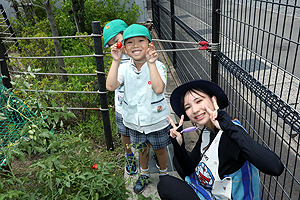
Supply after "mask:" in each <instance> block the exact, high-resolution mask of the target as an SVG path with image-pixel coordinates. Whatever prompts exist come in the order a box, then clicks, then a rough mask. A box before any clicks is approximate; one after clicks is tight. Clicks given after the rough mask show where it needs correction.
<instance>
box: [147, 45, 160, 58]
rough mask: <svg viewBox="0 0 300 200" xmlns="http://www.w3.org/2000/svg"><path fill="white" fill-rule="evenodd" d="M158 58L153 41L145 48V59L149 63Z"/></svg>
mask: <svg viewBox="0 0 300 200" xmlns="http://www.w3.org/2000/svg"><path fill="white" fill-rule="evenodd" d="M157 58H158V54H157V52H156V51H155V47H154V45H153V43H150V44H149V47H148V49H147V54H146V59H147V61H148V62H149V63H154V62H155V61H156V60H157Z"/></svg>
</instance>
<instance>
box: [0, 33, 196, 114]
mask: <svg viewBox="0 0 300 200" xmlns="http://www.w3.org/2000/svg"><path fill="white" fill-rule="evenodd" d="M94 36H102V35H99V34H92V35H83V36H61V37H25V38H21V37H4V38H2V39H6V40H16V39H63V38H83V37H85V38H87V37H94ZM152 40H153V41H159V42H169V43H180V44H194V45H199V43H198V42H189V41H175V40H161V39H152ZM191 50H199V49H198V48H188V49H166V50H156V51H157V52H171V51H191ZM105 54H110V52H104V53H103V55H96V54H93V55H77V56H47V57H42V56H41V57H14V56H7V57H6V58H14V59H45V58H48V59H53V58H76V57H77V58H80V57H103V56H104V55H105ZM0 61H3V59H1V60H0ZM10 72H13V73H19V74H25V73H29V72H17V71H10ZM96 73H98V74H105V75H107V74H106V73H104V72H98V71H96ZM30 74H36V75H63V76H95V75H97V74H65V73H37V72H30ZM16 90H19V89H16ZM24 91H28V92H35V91H38V92H48V93H49V92H55V93H74V94H97V93H100V94H106V93H107V92H100V91H99V90H98V91H54V90H45V91H44V90H24ZM49 108H50V107H49ZM68 109H79V110H82V109H86V110H102V111H104V110H106V109H101V108H100V109H99V108H68Z"/></svg>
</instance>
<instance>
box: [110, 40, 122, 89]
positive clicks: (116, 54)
mask: <svg viewBox="0 0 300 200" xmlns="http://www.w3.org/2000/svg"><path fill="white" fill-rule="evenodd" d="M122 49H123V47H122V48H120V49H118V48H117V46H116V44H114V45H113V46H111V56H112V58H113V61H112V64H111V67H110V70H109V72H108V75H107V78H106V88H107V90H109V91H114V90H116V89H117V88H118V87H119V86H120V83H119V82H118V67H119V65H120V63H121V58H122Z"/></svg>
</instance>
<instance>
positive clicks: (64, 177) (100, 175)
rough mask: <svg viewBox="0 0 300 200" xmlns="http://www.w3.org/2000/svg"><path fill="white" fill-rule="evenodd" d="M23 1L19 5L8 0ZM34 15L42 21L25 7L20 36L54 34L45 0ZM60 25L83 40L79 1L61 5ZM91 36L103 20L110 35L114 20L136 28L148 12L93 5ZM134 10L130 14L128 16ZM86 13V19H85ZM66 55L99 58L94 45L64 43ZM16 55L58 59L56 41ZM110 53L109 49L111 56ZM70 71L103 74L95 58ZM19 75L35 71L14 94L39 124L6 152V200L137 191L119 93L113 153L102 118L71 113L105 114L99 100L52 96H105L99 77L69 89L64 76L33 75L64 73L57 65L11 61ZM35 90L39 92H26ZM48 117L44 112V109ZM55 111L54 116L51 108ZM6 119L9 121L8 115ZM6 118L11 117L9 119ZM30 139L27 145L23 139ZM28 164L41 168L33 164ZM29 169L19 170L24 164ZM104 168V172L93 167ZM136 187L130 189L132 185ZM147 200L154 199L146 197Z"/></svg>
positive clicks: (30, 45)
mask: <svg viewBox="0 0 300 200" xmlns="http://www.w3.org/2000/svg"><path fill="white" fill-rule="evenodd" d="M7 1H11V2H16V1H14V0H7ZM32 2H33V3H34V4H36V5H39V7H38V6H36V7H33V8H34V11H35V14H36V15H37V17H36V18H33V17H32V16H30V15H27V14H26V12H25V10H22V9H21V8H20V13H19V14H18V18H17V19H16V20H15V21H11V23H12V25H13V29H14V31H15V34H16V36H17V37H47V36H51V29H50V26H49V22H48V19H47V16H46V13H45V10H43V9H42V8H41V7H42V6H43V5H42V4H41V2H40V1H38V0H33V1H32ZM55 3H56V2H55V1H51V5H52V10H53V13H54V16H55V21H56V25H57V28H58V31H59V35H61V36H69V35H76V34H77V35H78V33H77V32H76V30H77V29H76V26H75V24H74V19H73V16H72V15H71V14H69V10H71V4H72V1H71V0H64V1H61V2H60V3H61V4H60V8H56V7H54V6H53V5H54V4H55ZM84 8H85V12H84V18H83V19H84V29H85V32H84V33H80V35H89V34H91V33H92V21H100V22H101V25H102V28H103V27H104V26H105V24H106V23H107V22H109V21H111V20H113V19H117V18H119V19H123V20H124V21H125V22H126V23H127V24H128V25H130V24H132V23H135V22H136V20H137V18H138V16H139V14H140V13H141V11H140V9H139V7H138V5H136V4H132V5H130V3H129V1H128V0H125V1H124V3H122V4H121V3H120V1H118V0H103V1H96V0H85V1H84ZM125 8H127V9H125ZM82 15H83V14H82V13H79V16H81V17H82ZM60 42H61V47H62V50H63V55H64V56H69V55H92V54H94V43H93V38H89V37H87V38H77V39H61V40H60ZM6 48H7V49H9V52H10V55H11V56H17V57H34V56H38V57H41V56H55V51H54V45H53V41H52V40H51V39H45V40H18V46H6ZM104 51H105V52H108V51H109V49H104ZM64 62H65V70H66V71H67V73H69V74H95V70H96V63H95V58H93V57H90V58H66V59H64ZM104 62H105V72H106V73H108V70H109V66H110V64H111V57H110V55H107V56H105V57H104ZM8 64H9V67H10V68H11V69H13V70H18V71H23V72H28V73H26V74H25V75H12V77H11V78H12V80H13V87H14V88H18V89H19V90H14V89H13V90H11V92H12V95H16V96H17V97H18V98H19V99H20V100H21V101H23V102H24V103H26V105H28V106H29V107H30V109H31V110H32V111H33V112H36V113H39V115H38V116H39V118H38V119H35V120H30V119H28V120H27V121H26V125H25V126H24V128H23V130H22V131H21V132H20V133H18V134H20V140H18V141H16V142H14V143H8V144H7V145H4V146H1V152H3V153H4V155H5V157H6V160H7V165H6V166H5V167H4V166H1V172H0V176H1V179H0V199H128V198H129V197H130V196H132V195H129V191H127V190H126V188H125V186H126V185H125V180H124V179H123V170H124V163H125V159H124V149H123V147H122V144H121V141H120V139H119V135H118V134H117V133H116V125H115V117H114V109H113V106H114V93H113V92H108V95H107V96H108V102H109V105H110V106H111V107H112V109H110V120H111V127H112V133H113V138H114V146H115V151H107V150H106V145H105V137H104V131H103V123H102V116H101V112H100V111H91V110H83V111H82V110H79V111H78V110H77V111H75V110H74V111H73V110H72V112H71V111H68V110H67V109H66V108H67V107H80V108H99V107H100V101H99V95H98V94H65V93H56V92H51V93H46V92H39V90H43V91H45V90H53V91H65V90H68V91H97V90H98V85H97V77H96V76H69V77H68V82H63V81H62V80H61V78H60V76H49V75H39V76H35V75H33V74H32V73H31V72H53V73H57V72H58V66H57V63H56V60H55V59H10V60H9V62H8ZM25 89H31V90H32V89H33V90H35V92H26V91H25ZM37 105H38V107H39V108H40V110H36V108H34V107H36V106H37ZM49 106H51V107H53V108H52V109H47V107H49ZM1 117H2V115H1ZM4 118H5V116H4V117H3V119H4ZM23 135H27V136H26V138H27V139H26V140H25V141H24V140H22V139H21V138H22V137H21V136H23ZM25 158H32V159H34V162H32V163H29V164H28V163H25ZM20 161H23V162H24V165H23V166H22V167H21V168H20V166H16V163H19V162H20ZM94 163H98V169H97V170H94V169H92V168H91V165H92V164H94ZM127 184H129V183H127ZM138 198H139V199H146V198H145V197H143V196H142V195H141V196H139V197H138Z"/></svg>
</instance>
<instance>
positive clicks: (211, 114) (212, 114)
mask: <svg viewBox="0 0 300 200" xmlns="http://www.w3.org/2000/svg"><path fill="white" fill-rule="evenodd" d="M212 102H213V105H214V110H211V109H209V108H208V107H207V106H205V109H206V111H207V112H208V114H209V117H210V120H211V121H212V123H213V124H214V125H215V127H217V129H219V130H221V127H220V124H219V122H218V121H217V120H216V118H217V117H218V109H219V106H218V104H217V100H216V97H212Z"/></svg>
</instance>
